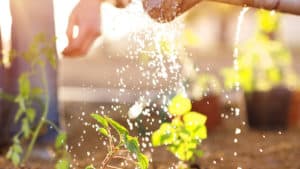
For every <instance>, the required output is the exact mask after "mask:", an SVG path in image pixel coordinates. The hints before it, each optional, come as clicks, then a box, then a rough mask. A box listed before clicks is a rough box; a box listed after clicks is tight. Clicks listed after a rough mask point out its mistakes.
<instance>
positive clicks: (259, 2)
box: [210, 0, 300, 15]
mask: <svg viewBox="0 0 300 169" xmlns="http://www.w3.org/2000/svg"><path fill="white" fill-rule="evenodd" d="M210 1H216V2H222V3H228V4H233V5H239V6H249V7H254V8H263V9H267V10H276V11H280V12H285V13H291V14H295V15H300V0H210Z"/></svg>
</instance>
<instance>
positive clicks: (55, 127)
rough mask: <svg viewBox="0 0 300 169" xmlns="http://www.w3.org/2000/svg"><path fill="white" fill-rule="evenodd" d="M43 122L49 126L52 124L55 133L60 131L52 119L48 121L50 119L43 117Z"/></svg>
mask: <svg viewBox="0 0 300 169" xmlns="http://www.w3.org/2000/svg"><path fill="white" fill-rule="evenodd" d="M45 122H46V123H48V124H49V125H50V126H52V127H53V128H54V129H55V130H56V132H57V133H59V132H60V129H59V128H58V127H57V125H56V124H54V123H53V122H52V121H50V120H48V119H45Z"/></svg>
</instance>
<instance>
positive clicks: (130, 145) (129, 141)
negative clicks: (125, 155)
mask: <svg viewBox="0 0 300 169" xmlns="http://www.w3.org/2000/svg"><path fill="white" fill-rule="evenodd" d="M124 141H125V145H126V148H127V149H128V150H129V151H130V152H131V153H135V154H138V153H139V152H140V147H139V143H138V139H137V138H136V137H132V136H129V135H126V139H125V140H124Z"/></svg>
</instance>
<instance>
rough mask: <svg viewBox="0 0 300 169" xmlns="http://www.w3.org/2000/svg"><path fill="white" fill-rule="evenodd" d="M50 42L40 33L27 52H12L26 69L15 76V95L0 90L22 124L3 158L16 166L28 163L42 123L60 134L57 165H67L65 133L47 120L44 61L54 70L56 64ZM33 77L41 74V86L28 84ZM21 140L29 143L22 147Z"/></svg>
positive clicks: (66, 166) (47, 99) (57, 147)
mask: <svg viewBox="0 0 300 169" xmlns="http://www.w3.org/2000/svg"><path fill="white" fill-rule="evenodd" d="M52 44H53V40H51V41H49V40H48V39H47V38H46V37H45V36H44V35H43V34H39V35H37V36H36V37H35V38H34V40H33V42H32V43H31V44H30V46H29V49H28V50H27V51H25V52H24V53H15V52H12V53H13V55H12V56H11V57H12V59H14V58H15V57H22V58H23V59H24V61H25V62H26V63H27V64H28V65H29V69H28V71H25V72H22V73H21V75H20V76H19V78H18V86H19V87H18V94H17V95H16V96H14V95H11V94H9V93H1V95H0V96H2V98H3V99H6V100H8V101H12V102H14V103H16V104H17V105H18V109H17V112H16V114H15V118H14V122H15V123H20V124H21V127H20V130H19V131H18V132H17V133H16V134H15V136H14V137H13V140H12V141H13V144H12V145H11V146H10V148H9V150H8V152H7V154H6V157H7V158H8V159H9V160H11V161H12V163H13V164H14V165H15V166H18V165H20V164H24V163H26V162H27V160H28V159H29V157H30V155H31V153H32V150H33V148H34V145H35V143H36V140H37V138H38V136H39V134H40V132H41V130H42V128H43V126H44V125H50V126H52V127H53V128H54V129H56V130H57V132H58V133H59V134H58V136H57V139H56V142H55V148H56V150H57V153H58V155H59V156H60V157H61V159H59V160H58V163H57V165H56V168H58V169H67V168H69V162H68V160H67V153H66V151H65V147H66V146H65V144H66V134H65V133H64V132H62V131H61V130H60V129H59V128H58V127H57V126H56V125H55V124H54V123H53V122H51V121H49V120H47V115H48V113H49V112H48V110H49V100H50V96H49V91H48V80H47V78H46V77H47V75H46V70H45V67H46V64H47V62H49V63H50V65H51V66H52V68H53V69H55V68H56V66H57V65H56V57H55V50H54V49H53V46H52ZM43 57H45V58H46V59H44V58H43ZM45 60H47V61H45ZM35 76H39V77H41V83H42V87H35V86H32V85H31V83H30V78H32V77H35ZM36 103H38V104H39V108H40V109H41V110H42V113H41V116H37V111H38V110H37V107H36V106H34V104H36ZM23 143H29V144H28V145H27V147H26V148H25V147H24V146H23V145H24V144H23Z"/></svg>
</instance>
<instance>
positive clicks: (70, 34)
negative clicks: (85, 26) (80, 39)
mask: <svg viewBox="0 0 300 169" xmlns="http://www.w3.org/2000/svg"><path fill="white" fill-rule="evenodd" d="M75 25H77V23H76V17H75V16H74V14H73V13H72V14H71V15H70V17H69V21H68V26H67V32H66V34H67V37H68V40H69V43H70V41H72V39H73V30H74V26H75Z"/></svg>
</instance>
